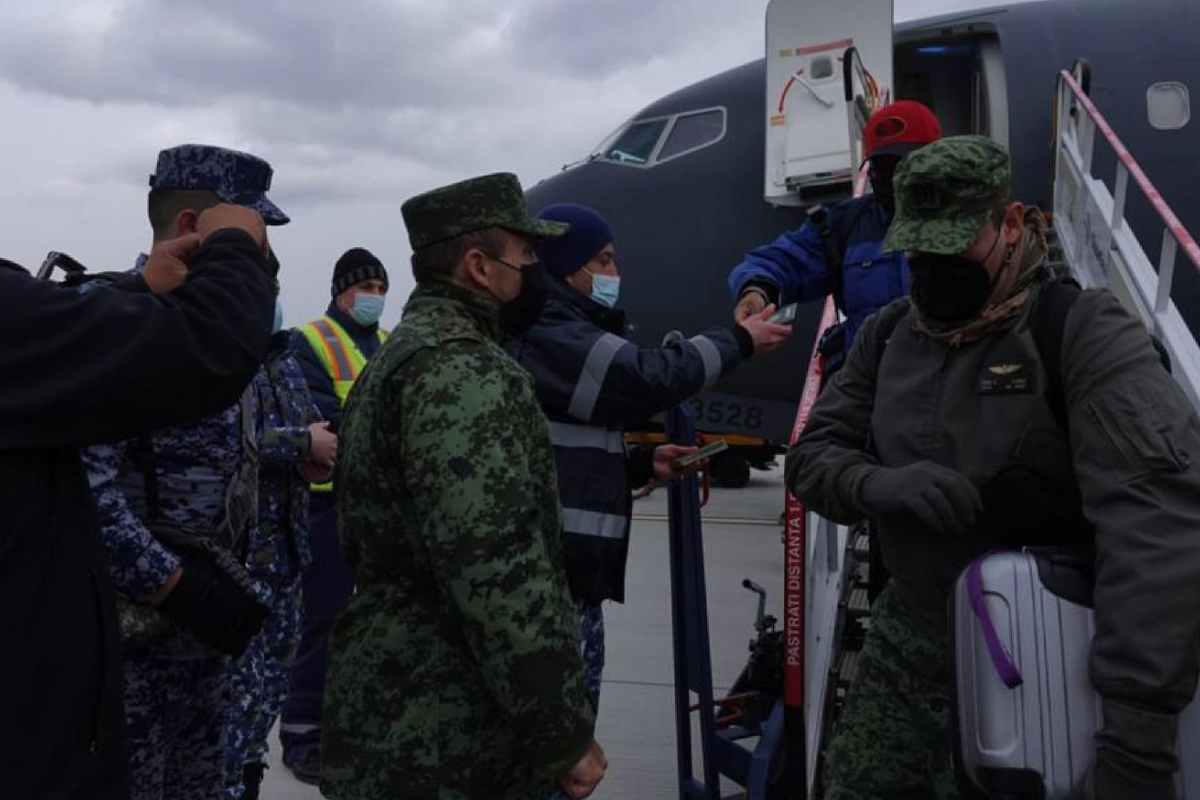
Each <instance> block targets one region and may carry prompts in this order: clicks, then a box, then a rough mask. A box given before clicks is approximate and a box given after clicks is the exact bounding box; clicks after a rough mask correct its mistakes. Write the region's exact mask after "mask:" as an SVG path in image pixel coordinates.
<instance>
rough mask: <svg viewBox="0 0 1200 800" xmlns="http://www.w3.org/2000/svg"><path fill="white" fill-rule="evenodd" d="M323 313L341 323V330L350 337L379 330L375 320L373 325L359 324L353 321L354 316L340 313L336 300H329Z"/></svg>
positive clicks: (373, 333) (367, 335)
mask: <svg viewBox="0 0 1200 800" xmlns="http://www.w3.org/2000/svg"><path fill="white" fill-rule="evenodd" d="M325 314H326V315H327V316H330V317H333V321H334V322H336V323H337V324H338V325H341V326H342V328H343V330H345V331H346V333H348V334H350V335H351V336H352V337H361V336H365V337H370V336H374V335H375V332H376V331H378V330H379V323H378V322H376V323H375V324H374V325H359V324H358V323H357V322H355V321H354V317H352V316H350V315H349V314H344V313H342V310H341V309H340V308H338V307H337V301H336V300H330V301H329V308H327V309H325Z"/></svg>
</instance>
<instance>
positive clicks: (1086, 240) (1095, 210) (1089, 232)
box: [1054, 70, 1200, 410]
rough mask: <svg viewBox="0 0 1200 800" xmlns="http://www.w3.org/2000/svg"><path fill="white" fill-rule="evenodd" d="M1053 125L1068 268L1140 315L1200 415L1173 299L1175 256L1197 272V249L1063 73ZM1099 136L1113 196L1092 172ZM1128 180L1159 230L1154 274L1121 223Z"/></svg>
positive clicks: (1192, 365) (1189, 339)
mask: <svg viewBox="0 0 1200 800" xmlns="http://www.w3.org/2000/svg"><path fill="white" fill-rule="evenodd" d="M1081 111H1082V113H1080V112H1081ZM1055 125H1056V132H1055V142H1056V145H1055V150H1056V153H1055V176H1054V225H1055V228H1056V229H1057V231H1058V236H1059V241H1060V242H1061V243H1062V248H1063V255H1064V258H1065V261H1066V262H1067V265H1068V266H1069V267H1070V268H1071V270H1072V272H1073V273H1074V275H1075V277H1076V278H1077V279H1078V280H1079V281H1080V283H1081V284H1083V286H1084V288H1088V287H1091V286H1107V287H1109V288H1110V289H1112V290H1113V291H1114V292H1115V293H1116V294H1117V295H1118V296H1119V297H1120V298H1121V299H1122V301H1123V302H1124V303H1125V304H1126V306H1127V307H1128V308H1129V309H1130V310H1131V311H1133V312H1135V313H1137V314H1138V315H1139V316H1140V317H1141V319H1142V322H1143V323H1145V325H1146V327H1147V328H1148V329H1149V330H1150V331H1151V333H1153V334H1154V335H1155V336H1157V337H1158V339H1159V340H1160V341H1161V342H1162V344H1163V346H1164V347H1165V348H1166V350H1167V352H1168V354H1169V355H1170V357H1171V364H1172V372H1173V373H1174V375H1175V378H1176V380H1177V381H1178V382H1179V384H1180V386H1182V387H1183V390H1184V392H1185V393H1186V394H1187V396H1188V399H1189V400H1191V402H1192V405H1193V406H1194V407H1195V408H1196V409H1197V410H1200V347H1198V346H1197V344H1196V339H1195V337H1193V336H1192V333H1191V330H1190V329H1189V328H1188V326H1187V323H1185V322H1184V320H1183V317H1182V316H1180V314H1179V310H1178V309H1177V308H1176V307H1175V304H1174V303H1173V302H1172V301H1171V290H1172V287H1173V286H1174V280H1175V267H1176V264H1177V262H1178V255H1179V253H1180V251H1182V252H1183V254H1184V255H1185V256H1186V257H1187V258H1188V260H1189V261H1191V262H1192V265H1193V266H1194V267H1195V268H1196V270H1197V271H1198V272H1200V246H1197V244H1196V241H1195V240H1194V239H1193V238H1192V236H1191V234H1189V233H1188V231H1187V229H1186V228H1184V226H1183V223H1181V222H1180V221H1179V218H1178V217H1176V216H1175V213H1174V212H1173V211H1172V210H1171V208H1170V206H1168V205H1167V203H1166V201H1165V200H1163V197H1162V195H1161V194H1160V193H1159V191H1158V189H1156V188H1155V186H1154V184H1153V183H1151V181H1150V179H1149V178H1148V177H1146V173H1145V172H1143V171H1142V168H1141V167H1140V166H1138V163H1137V160H1136V159H1134V157H1133V155H1132V154H1131V153H1130V152H1129V150H1128V149H1127V148H1126V147H1125V145H1124V144H1123V143H1122V142H1121V140H1120V138H1118V136H1117V135H1116V133H1114V132H1113V129H1112V126H1110V125H1109V124H1108V121H1107V120H1106V119H1105V118H1104V115H1103V114H1101V113H1100V111H1099V109H1097V108H1096V106H1095V104H1094V103H1093V102H1092V100H1091V98H1090V97H1088V95H1087V92H1085V91H1084V90H1083V88H1082V87H1081V86H1080V84H1079V81H1078V80H1076V78H1075V77H1074V76H1073V75H1072V74H1071V73H1070V72H1068V71H1066V70H1063V71H1062V72H1061V73H1059V76H1058V89H1057V102H1056V117H1055ZM1097 131H1099V132H1100V134H1101V137H1102V138H1103V140H1104V141H1105V142H1107V143H1108V145H1109V146H1110V147H1111V148H1112V150H1113V151H1114V153H1115V154H1116V157H1117V168H1116V177H1115V180H1114V182H1113V187H1114V191H1113V193H1111V194H1110V193H1109V191H1108V187H1107V186H1106V185H1105V183H1104V182H1103V181H1102V180H1099V179H1098V178H1096V177H1094V175H1093V173H1092V163H1093V157H1094V153H1095V145H1096V132H1097ZM1130 178H1132V179H1133V183H1134V185H1136V186H1137V188H1138V189H1140V190H1141V193H1142V195H1143V196H1144V197H1145V198H1146V200H1147V201H1148V202H1149V203H1150V205H1151V207H1152V208H1153V209H1154V211H1155V213H1156V214H1157V215H1158V217H1159V219H1160V220H1161V221H1162V224H1163V238H1162V253H1161V254H1160V256H1159V259H1158V269H1157V271H1156V270H1155V269H1154V265H1153V264H1152V263H1151V261H1150V259H1149V258H1148V257H1147V255H1146V252H1145V250H1144V248H1143V247H1142V245H1141V243H1140V242H1139V241H1138V239H1137V236H1136V235H1135V234H1134V232H1133V230H1132V229H1131V228H1130V227H1129V224H1128V222H1127V221H1126V219H1125V207H1126V199H1127V197H1128V194H1129V182H1130Z"/></svg>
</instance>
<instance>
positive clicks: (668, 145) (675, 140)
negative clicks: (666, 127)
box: [658, 108, 725, 161]
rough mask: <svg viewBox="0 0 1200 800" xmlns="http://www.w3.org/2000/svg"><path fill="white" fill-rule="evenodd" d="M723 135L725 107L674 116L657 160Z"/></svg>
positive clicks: (672, 156)
mask: <svg viewBox="0 0 1200 800" xmlns="http://www.w3.org/2000/svg"><path fill="white" fill-rule="evenodd" d="M724 135H725V109H723V108H712V109H709V110H707V111H698V112H695V113H691V114H681V115H679V116H678V117H676V118H675V124H674V125H672V126H671V132H670V134H668V135H667V141H665V142H664V143H663V146H662V150H660V151H659V153H658V160H659V161H666V160H667V159H671V158H675V157H677V156H681V155H684V154H685V153H690V152H692V151H693V150H699V149H700V148H701V147H704V146H706V145H710V144H712V143H713V142H715V141H717V140H718V139H720V138H721V137H722V136H724Z"/></svg>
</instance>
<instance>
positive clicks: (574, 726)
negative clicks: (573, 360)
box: [321, 283, 593, 800]
mask: <svg viewBox="0 0 1200 800" xmlns="http://www.w3.org/2000/svg"><path fill="white" fill-rule="evenodd" d="M496 320H497V311H496V305H495V303H493V302H491V301H489V300H486V299H484V298H482V297H479V296H477V295H474V294H472V293H470V292H467V291H466V290H463V289H460V288H458V287H455V286H451V285H449V284H441V283H437V284H430V285H423V286H420V287H418V288H417V289H416V291H415V292H414V293H413V295H412V297H411V299H410V300H409V302H408V305H407V306H406V307H405V309H404V317H403V321H402V323H401V324H400V325H399V327H397V328H396V330H395V331H394V332H393V333H392V335H391V338H390V339H389V340H388V341H387V343H386V344H384V345H383V347H382V348H381V349H380V351H379V353H378V354H377V355H376V356H375V357H374V359H372V361H371V363H370V364H369V365H368V367H367V369H366V370H365V372H364V373H363V375H362V376H361V377H360V378H359V381H358V383H357V384H356V385H355V388H354V390H353V392H352V393H351V395H350V398H349V400H348V402H347V405H346V410H345V417H344V420H343V425H342V430H341V443H340V463H339V465H338V470H339V471H338V476H337V489H336V492H337V495H336V497H337V505H338V511H339V518H340V526H341V536H342V550H343V552H344V553H345V555H346V557H347V560H348V561H349V563H350V565H351V567H352V568H353V569H354V574H355V579H356V583H357V592H356V594H355V595H354V598H353V599H352V600H351V601H350V604H349V606H348V607H347V609H346V611H345V612H344V613H343V614H342V616H341V618H340V619H339V620H338V622H337V625H336V627H335V628H334V632H333V637H332V640H331V653H330V665H329V675H328V684H327V687H326V694H325V698H326V702H325V715H324V723H323V728H322V746H321V755H322V760H323V763H322V785H321V790H322V793H323V794H325V796H326V797H329V798H333V799H334V800H374V798H381V799H382V798H398V797H413V798H416V797H420V798H439V800H459V799H460V798H479V799H480V800H484V799H485V798H486V800H496V798H532V797H539V796H543V795H545V794H547V793H548V790H549V789H550V788H551V787H552V785H553V781H554V778H555V776H556V775H557V774H558V773H559V772H561V771H562V770H563V769H565V768H567V767H569V766H571V765H572V764H574V763H575V762H576V761H577V760H578V759H579V758H581V757H582V756H583V754H584V753H585V751H586V750H587V748H588V746H589V744H590V743H591V740H592V728H593V716H592V711H591V709H590V708H589V706H588V704H587V700H586V698H585V696H584V692H583V678H582V672H581V665H580V660H579V653H578V649H577V646H576V637H577V631H576V626H577V622H576V619H575V614H574V611H573V607H572V605H571V602H570V596H569V594H568V591H567V584H566V577H565V573H564V569H563V563H562V553H561V550H560V547H561V545H560V542H559V533H560V527H561V526H560V521H559V515H558V501H557V492H556V487H555V480H554V462H553V455H552V452H551V448H550V439H549V433H548V428H547V424H546V420H545V417H544V416H543V415H542V412H541V411H540V410H539V408H538V404H537V401H536V399H535V398H534V396H533V390H532V387H531V383H530V379H529V377H528V376H527V375H526V373H525V372H524V371H523V370H521V368H520V367H519V366H517V364H516V363H515V362H513V361H512V360H511V359H509V357H508V356H507V355H506V354H505V353H504V351H503V350H502V349H501V348H500V347H499V345H498V344H497V337H498V329H497V321H496Z"/></svg>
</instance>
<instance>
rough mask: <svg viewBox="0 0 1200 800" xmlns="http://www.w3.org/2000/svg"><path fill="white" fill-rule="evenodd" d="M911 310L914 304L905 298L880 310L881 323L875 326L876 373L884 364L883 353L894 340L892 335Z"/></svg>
mask: <svg viewBox="0 0 1200 800" xmlns="http://www.w3.org/2000/svg"><path fill="white" fill-rule="evenodd" d="M911 309H912V302H911V301H910V300H909V299H908V298H907V297H904V298H901V299H900V300H898V301H896V302H895V303H891V304H890V305H886V306H884V307H883V308H882V309H880V310H879V323H878V324H877V325H876V326H875V371H876V372H878V371H879V365H880V364H882V363H883V351H884V350H885V349H886V348H887V343H888V339H891V338H892V334H893V333H895V332H896V326H897V325H899V324H900V320H902V319H904V318H905V317H907V316H908V312H909V310H911Z"/></svg>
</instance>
